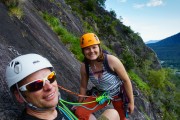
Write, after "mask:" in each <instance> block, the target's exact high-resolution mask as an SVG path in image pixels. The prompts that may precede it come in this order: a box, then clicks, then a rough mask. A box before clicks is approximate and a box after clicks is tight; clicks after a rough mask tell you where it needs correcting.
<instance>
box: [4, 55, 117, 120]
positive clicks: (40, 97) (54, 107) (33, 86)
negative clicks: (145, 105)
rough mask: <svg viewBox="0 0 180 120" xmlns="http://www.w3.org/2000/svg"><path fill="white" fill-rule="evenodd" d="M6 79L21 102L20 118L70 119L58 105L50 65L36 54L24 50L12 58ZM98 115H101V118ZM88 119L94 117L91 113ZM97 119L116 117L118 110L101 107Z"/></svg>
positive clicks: (112, 119) (53, 73) (26, 119)
mask: <svg viewBox="0 0 180 120" xmlns="http://www.w3.org/2000/svg"><path fill="white" fill-rule="evenodd" d="M6 80H7V83H8V87H9V88H10V90H11V92H12V93H13V94H14V95H15V97H16V99H17V101H18V102H20V103H25V106H26V108H25V110H24V111H23V113H22V115H21V117H20V118H19V119H21V120H41V119H47V120H74V119H76V118H73V119H70V118H71V116H68V114H66V112H65V111H63V110H62V109H59V108H60V106H58V101H59V98H60V97H61V96H60V93H59V90H58V86H57V81H56V73H55V71H53V66H52V65H51V63H50V62H49V61H48V60H47V59H46V58H44V57H42V56H40V55H38V54H26V55H22V56H19V57H17V58H15V59H13V60H12V61H11V62H10V63H9V65H8V66H7V69H6ZM101 118H102V119H101ZM89 119H95V118H94V116H93V115H91V116H90V118H89ZM100 119H101V120H109V119H111V120H116V119H117V120H118V119H119V116H118V113H117V112H116V111H115V110H113V109H110V110H107V111H105V112H104V113H103V114H102V115H101V116H100Z"/></svg>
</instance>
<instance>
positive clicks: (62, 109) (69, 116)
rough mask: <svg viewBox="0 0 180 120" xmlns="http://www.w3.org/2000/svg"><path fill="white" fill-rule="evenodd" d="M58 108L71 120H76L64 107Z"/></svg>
mask: <svg viewBox="0 0 180 120" xmlns="http://www.w3.org/2000/svg"><path fill="white" fill-rule="evenodd" d="M58 108H59V109H60V110H61V111H62V112H63V113H64V114H65V115H66V116H67V117H68V118H69V119H70V120H74V119H73V117H72V116H71V114H69V113H68V111H67V110H66V109H64V108H63V107H61V106H59V105H58Z"/></svg>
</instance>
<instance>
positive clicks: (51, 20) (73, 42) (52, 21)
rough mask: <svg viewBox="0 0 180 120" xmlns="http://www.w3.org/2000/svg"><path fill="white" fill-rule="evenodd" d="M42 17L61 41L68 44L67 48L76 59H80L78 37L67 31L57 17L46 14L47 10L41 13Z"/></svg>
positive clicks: (81, 58)
mask: <svg viewBox="0 0 180 120" xmlns="http://www.w3.org/2000/svg"><path fill="white" fill-rule="evenodd" d="M41 15H42V17H43V19H44V20H45V21H46V22H47V24H48V25H49V26H50V27H51V29H52V30H53V31H54V32H55V33H56V34H57V35H58V37H59V38H60V39H61V40H62V42H63V43H64V44H65V45H66V46H68V47H67V48H68V49H69V50H70V51H71V52H72V53H73V54H74V55H75V57H76V59H78V60H80V61H82V60H83V58H84V56H83V54H82V52H81V48H80V43H79V38H78V37H76V36H75V35H73V34H72V33H70V32H68V31H67V30H66V29H65V28H64V27H63V26H62V25H61V24H60V22H59V19H58V18H56V17H54V16H52V15H50V14H48V13H47V12H45V13H42V14H41Z"/></svg>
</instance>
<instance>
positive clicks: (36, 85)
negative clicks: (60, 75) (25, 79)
mask: <svg viewBox="0 0 180 120" xmlns="http://www.w3.org/2000/svg"><path fill="white" fill-rule="evenodd" d="M46 80H47V81H48V82H50V83H53V82H54V81H55V80H56V73H55V71H53V72H51V73H50V74H49V75H48V76H47V77H45V78H43V79H37V80H33V81H32V82H29V83H27V84H25V85H23V86H21V87H20V88H19V90H20V91H29V92H35V91H38V90H40V89H42V88H43V86H44V85H45V82H46Z"/></svg>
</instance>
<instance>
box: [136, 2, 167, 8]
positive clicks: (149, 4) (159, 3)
mask: <svg viewBox="0 0 180 120" xmlns="http://www.w3.org/2000/svg"><path fill="white" fill-rule="evenodd" d="M163 4H164V3H163V0H150V1H149V2H147V3H143V4H138V3H136V4H134V5H133V7H134V8H137V9H139V8H143V7H157V6H161V5H163Z"/></svg>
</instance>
